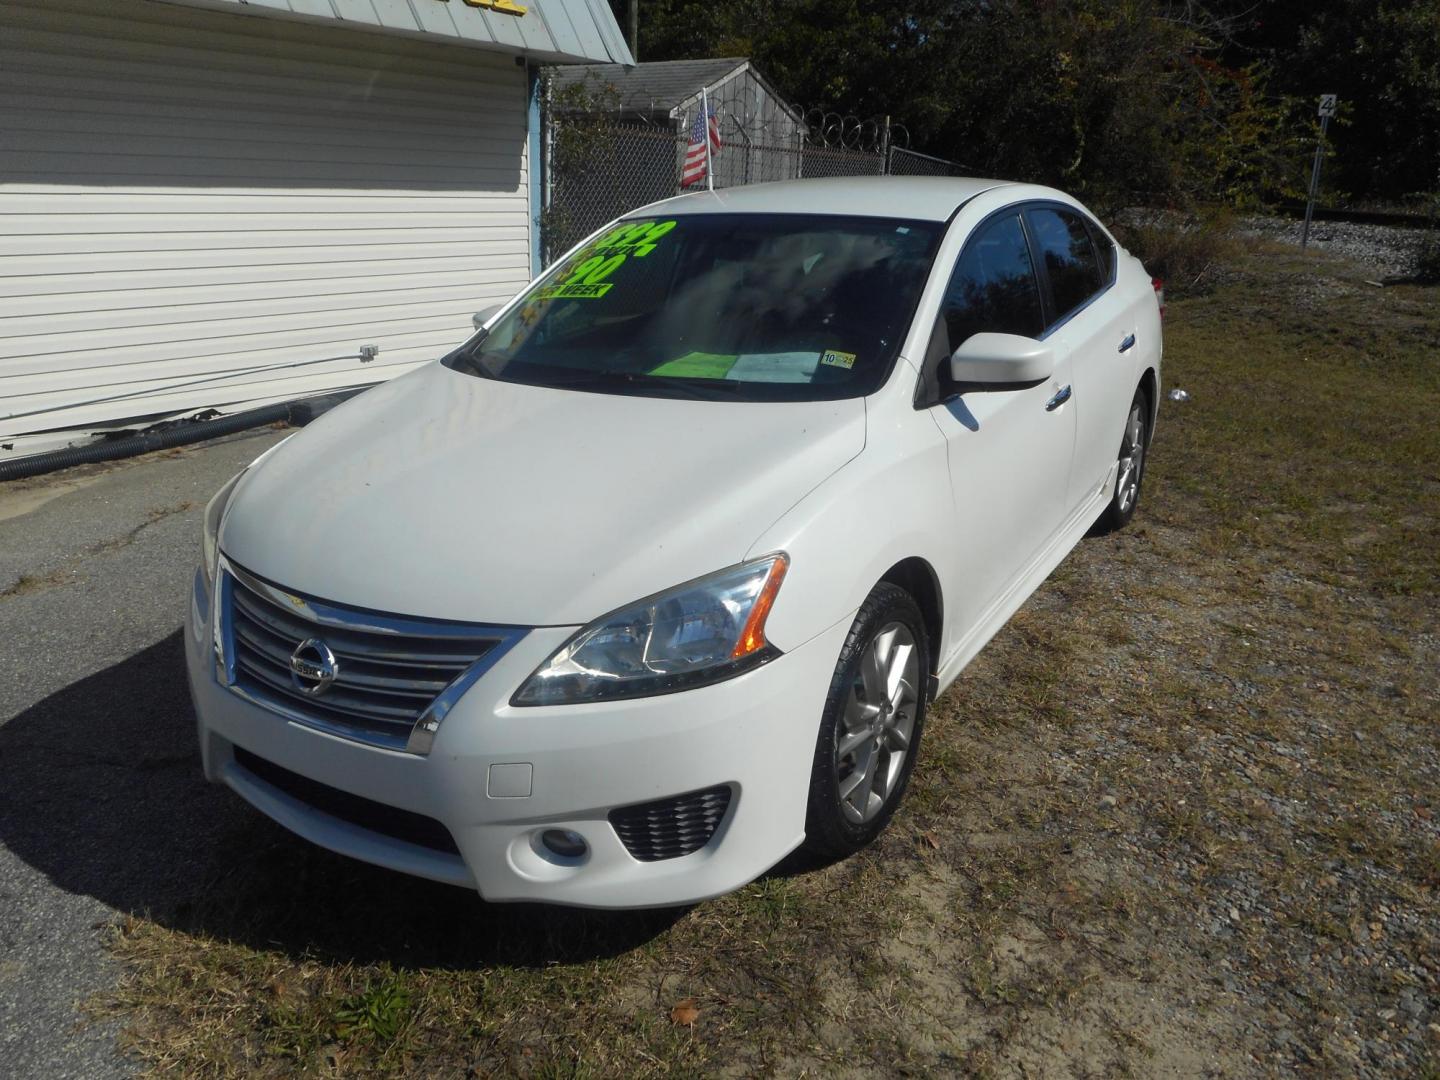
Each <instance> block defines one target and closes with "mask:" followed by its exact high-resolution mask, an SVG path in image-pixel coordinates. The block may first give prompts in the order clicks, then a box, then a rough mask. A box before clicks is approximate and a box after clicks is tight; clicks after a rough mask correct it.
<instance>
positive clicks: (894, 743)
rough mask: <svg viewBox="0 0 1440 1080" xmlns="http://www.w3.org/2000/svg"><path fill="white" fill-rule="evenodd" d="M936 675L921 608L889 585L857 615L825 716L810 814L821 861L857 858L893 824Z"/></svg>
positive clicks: (811, 845)
mask: <svg viewBox="0 0 1440 1080" xmlns="http://www.w3.org/2000/svg"><path fill="white" fill-rule="evenodd" d="M929 672H930V643H929V639H928V638H927V636H926V633H925V620H924V617H923V616H922V615H921V614H920V609H919V607H917V606H916V604H915V601H914V599H912V598H911V596H910V594H909V593H907V592H905V590H903V589H901V588H899V587H898V586H895V585H892V584H890V583H889V582H883V581H882V582H881V583H880V584H879V585H876V586H875V588H874V589H873V590H871V592H870V595H869V596H868V597H866V599H865V603H863V604H862V605H860V610H859V612H857V613H856V615H855V622H854V624H853V625H852V626H851V627H850V633H849V635H848V636H847V637H846V638H845V646H844V648H842V649H841V650H840V659H839V661H838V662H837V663H836V665H835V673H834V675H833V677H832V678H831V680H830V692H829V694H827V695H826V698H825V708H824V710H823V712H822V713H821V718H820V734H819V737H818V739H817V740H816V744H815V759H814V764H813V766H812V769H811V776H810V798H809V806H808V808H807V810H806V815H805V847H806V849H807V850H808V851H810V852H811V853H812V854H815V855H818V856H822V857H831V858H843V857H844V856H846V855H851V854H853V853H854V852H856V851H859V850H860V849H861V848H863V847H865V846H866V845H867V844H869V843H870V842H871V841H872V840H874V839H875V837H877V836H878V835H880V832H881V830H883V829H884V828H885V826H886V824H888V823H889V821H890V818H891V817H892V816H893V815H894V813H895V809H896V807H897V806H899V804H900V800H901V799H902V798H903V797H904V795H905V789H906V787H907V785H908V784H909V781H910V773H911V772H912V771H913V769H914V767H915V755H916V753H917V751H918V749H919V746H920V734H921V731H922V729H923V728H924V724H925V705H926V700H925V699H926V691H927V689H928V687H929Z"/></svg>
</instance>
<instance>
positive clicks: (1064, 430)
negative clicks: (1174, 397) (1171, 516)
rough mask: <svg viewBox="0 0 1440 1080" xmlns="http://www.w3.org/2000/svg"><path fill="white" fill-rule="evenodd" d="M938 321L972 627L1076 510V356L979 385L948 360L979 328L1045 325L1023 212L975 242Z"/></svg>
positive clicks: (959, 556)
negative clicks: (1029, 380)
mask: <svg viewBox="0 0 1440 1080" xmlns="http://www.w3.org/2000/svg"><path fill="white" fill-rule="evenodd" d="M940 321H941V324H943V325H942V326H937V331H936V332H937V334H939V333H942V332H943V334H944V335H945V336H947V337H948V345H947V346H946V347H945V348H944V349H941V350H934V351H932V356H934V355H935V354H936V353H937V352H938V353H941V354H942V358H941V359H940V360H939V363H940V371H939V374H938V379H939V395H938V396H939V398H940V403H939V404H936V405H934V406H932V407H931V408H930V410H929V411H930V415H931V416H932V417H933V418H934V420H935V423H936V424H937V425H938V426H939V428H940V430H941V432H942V433H943V434H944V436H945V438H946V440H947V442H948V444H949V461H950V482H951V486H952V489H953V492H954V498H955V509H956V516H957V521H958V527H957V534H956V537H955V544H954V547H953V548H952V550H953V552H954V558H955V559H956V561H957V565H956V566H955V567H953V570H954V572H955V573H956V575H957V576H956V577H955V578H954V579H953V580H957V581H959V582H961V583H962V584H963V587H962V589H961V590H960V596H959V597H958V598H957V599H959V601H960V602H961V603H962V604H964V605H965V606H966V607H968V608H969V609H970V610H966V611H963V612H960V611H957V612H956V615H958V616H960V618H961V622H960V625H961V626H962V627H963V628H964V630H963V631H962V632H967V633H968V632H969V631H971V630H973V629H975V628H977V627H978V626H979V625H981V624H982V623H984V622H986V621H988V618H989V616H990V614H991V613H992V612H993V611H994V610H995V609H996V607H997V605H999V604H1001V603H1002V602H1003V601H1004V600H1005V599H1006V598H1008V597H1009V596H1010V595H1011V592H1012V590H1013V589H1014V588H1015V587H1016V586H1017V585H1018V583H1019V581H1020V579H1021V578H1022V576H1023V573H1024V571H1025V570H1026V568H1027V567H1029V566H1030V565H1031V564H1032V563H1033V561H1034V560H1035V558H1036V556H1037V555H1039V553H1040V552H1041V550H1042V549H1044V548H1045V547H1046V546H1047V545H1048V544H1049V542H1050V541H1051V539H1052V538H1053V537H1054V535H1055V534H1056V533H1057V532H1058V530H1059V529H1060V526H1061V524H1062V523H1063V522H1064V521H1065V519H1066V518H1067V517H1068V510H1069V508H1070V503H1069V498H1068V489H1069V483H1070V458H1071V454H1072V452H1073V449H1074V442H1075V410H1074V409H1073V408H1072V407H1071V405H1070V404H1069V402H1068V400H1067V397H1068V394H1069V392H1070V367H1071V359H1070V357H1069V356H1068V355H1067V354H1066V353H1065V352H1064V351H1063V350H1057V354H1056V366H1055V371H1054V374H1053V375H1052V376H1051V377H1050V378H1049V379H1046V380H1045V381H1044V382H1042V383H1039V384H1038V385H1035V386H1029V387H1017V388H1007V389H984V390H978V389H971V388H965V387H956V386H953V385H951V384H950V383H949V362H948V357H949V355H950V353H951V352H953V351H954V350H955V349H957V348H958V347H959V346H960V345H961V344H963V343H964V342H965V340H966V339H967V338H969V337H970V336H971V335H972V334H977V333H980V332H982V331H993V332H997V333H1004V334H1020V335H1022V336H1024V337H1035V338H1038V337H1040V335H1041V334H1042V333H1043V332H1044V328H1045V318H1044V314H1043V305H1042V304H1041V300H1040V288H1039V282H1038V279H1037V275H1036V273H1035V267H1034V265H1033V263H1032V262H1031V259H1030V251H1029V246H1028V244H1027V242H1026V236H1025V231H1024V226H1023V224H1022V222H1021V214H1020V211H1019V210H1018V209H1015V210H1006V211H1002V212H1000V213H999V214H997V215H995V216H992V217H990V218H988V219H987V220H986V221H985V222H983V223H982V224H981V225H980V227H979V228H978V229H977V230H976V231H975V233H974V234H973V235H972V236H971V237H970V239H969V240H968V241H967V242H966V244H965V247H964V249H963V250H962V251H961V253H960V257H959V259H958V260H956V263H955V269H954V271H953V272H952V274H951V277H950V283H949V286H948V287H947V289H946V291H945V297H944V300H943V302H942V308H941V314H940ZM947 602H948V598H947Z"/></svg>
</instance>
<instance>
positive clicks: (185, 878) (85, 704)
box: [0, 630, 688, 968]
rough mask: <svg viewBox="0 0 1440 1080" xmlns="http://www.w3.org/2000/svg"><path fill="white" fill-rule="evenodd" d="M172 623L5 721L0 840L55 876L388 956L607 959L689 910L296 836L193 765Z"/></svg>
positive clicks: (246, 936)
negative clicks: (567, 895) (406, 868)
mask: <svg viewBox="0 0 1440 1080" xmlns="http://www.w3.org/2000/svg"><path fill="white" fill-rule="evenodd" d="M181 634H182V631H178V630H177V631H176V632H175V633H173V634H171V635H170V636H169V637H167V638H165V639H164V640H163V641H161V642H159V643H158V644H155V645H152V646H151V647H149V648H148V649H145V650H144V651H142V652H139V653H136V654H135V655H133V656H131V657H129V658H128V659H126V660H124V661H122V662H120V663H118V664H116V665H114V666H113V667H110V668H107V669H106V670H104V671H101V672H98V673H97V674H94V675H91V676H88V677H86V678H84V679H81V680H79V681H78V682H75V683H73V684H72V685H70V686H68V687H66V688H65V689H63V690H60V691H58V692H56V693H54V694H52V695H50V696H49V697H47V698H45V699H44V700H43V701H40V702H39V703H37V704H35V705H34V706H32V707H31V708H29V709H26V710H25V711H24V712H22V713H20V714H19V715H17V716H15V717H14V718H13V719H11V720H10V721H9V722H8V723H6V724H4V725H3V726H0V842H3V843H4V844H5V846H6V847H8V848H9V849H10V851H12V852H13V853H14V854H15V855H16V856H17V857H19V858H20V859H23V860H24V861H25V862H26V863H28V864H29V865H30V866H32V867H34V868H35V869H37V870H39V871H40V872H42V873H44V874H45V875H46V877H48V878H49V879H50V881H52V882H53V883H54V884H55V885H56V886H58V887H59V888H61V889H64V890H66V891H68V892H71V893H75V894H80V895H88V896H92V897H95V898H96V899H98V900H100V901H102V902H103V903H105V904H107V905H109V906H110V907H112V908H114V909H115V910H117V911H120V912H124V913H129V914H133V915H137V916H143V917H146V918H149V919H152V920H154V921H156V922H159V923H161V924H162V925H165V926H168V927H171V928H174V929H177V930H182V931H185V932H187V933H192V934H200V935H207V936H211V937H214V938H217V939H220V940H225V941H234V942H240V943H244V944H248V945H251V946H253V947H256V948H264V949H280V950H283V951H285V952H286V953H288V954H289V955H291V956H294V957H296V958H299V957H302V956H304V957H310V958H313V959H336V960H343V961H354V962H358V963H370V962H388V963H390V964H392V965H394V966H396V967H429V968H434V967H440V968H471V967H482V966H488V965H495V964H501V965H508V966H514V967H537V966H541V965H545V964H550V963H555V962H576V961H583V960H589V959H600V958H605V957H610V956H615V955H619V954H621V953H624V952H627V951H629V950H631V949H633V948H635V947H637V946H639V945H642V944H644V943H645V942H647V941H649V940H651V939H652V938H654V937H655V936H657V935H658V934H660V933H663V932H664V931H665V930H666V929H668V928H669V927H670V926H672V925H673V924H674V923H675V922H676V921H677V920H678V919H679V918H680V917H681V916H682V915H683V914H684V913H685V911H686V910H688V909H686V908H668V909H659V910H650V911H621V912H603V911H583V910H578V909H569V908H558V907H551V906H546V905H539V904H494V905H492V904H486V903H485V902H483V901H482V900H481V899H480V898H479V897H478V896H477V895H476V894H474V893H472V892H470V891H468V890H465V889H458V888H455V887H453V886H449V885H441V884H436V883H433V882H428V881H423V880H420V879H418V878H412V877H408V876H406V875H403V874H397V873H393V872H391V871H388V870H383V869H380V868H378V867H372V866H369V865H368V864H365V863H360V862H356V861H354V860H351V859H347V858H345V857H343V856H340V855H336V854H333V853H332V852H329V851H326V850H324V849H322V848H318V847H315V846H313V845H311V844H309V843H307V842H306V841H303V840H301V839H299V838H298V837H296V836H294V835H293V834H291V833H289V832H287V831H286V830H284V829H282V828H280V827H279V826H278V825H275V824H274V823H273V822H271V821H270V820H269V819H268V818H266V817H264V816H263V815H262V814H260V813H259V812H258V811H255V810H253V809H251V808H250V807H249V806H247V805H246V804H245V803H244V802H243V801H242V800H241V799H240V798H239V797H238V796H236V795H234V794H233V793H231V792H230V791H228V790H226V789H224V788H221V787H218V786H214V785H211V784H207V783H206V782H205V780H204V779H203V777H202V776H201V773H200V756H199V750H198V747H197V744H196V736H195V719H194V712H193V709H192V707H191V704H190V696H189V692H188V689H187V687H186V685H185V657H184V642H183V640H182V637H181Z"/></svg>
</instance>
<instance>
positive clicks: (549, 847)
mask: <svg viewBox="0 0 1440 1080" xmlns="http://www.w3.org/2000/svg"><path fill="white" fill-rule="evenodd" d="M540 843H541V844H543V845H544V846H545V850H546V851H548V852H550V854H551V855H555V856H558V857H559V858H562V859H583V858H584V857H585V853H586V852H587V851H589V850H590V845H589V844H587V843H585V838H584V837H583V836H581V835H580V834H579V833H577V832H573V831H572V830H570V829H546V830H545V831H544V832H543V833H541V834H540Z"/></svg>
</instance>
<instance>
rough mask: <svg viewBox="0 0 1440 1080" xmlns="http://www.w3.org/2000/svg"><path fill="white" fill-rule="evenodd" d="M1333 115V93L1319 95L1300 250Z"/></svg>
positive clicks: (1312, 210) (1312, 212) (1312, 209)
mask: <svg viewBox="0 0 1440 1080" xmlns="http://www.w3.org/2000/svg"><path fill="white" fill-rule="evenodd" d="M1334 115H1335V95H1334V94H1321V95H1320V141H1319V142H1317V143H1316V144H1315V164H1314V165H1313V166H1312V167H1311V169H1310V198H1309V199H1308V200H1306V202H1305V227H1304V228H1303V229H1302V230H1301V232H1300V250H1301V251H1304V250H1305V249H1306V248H1307V247H1308V246H1309V245H1310V219H1311V218H1312V217H1314V216H1315V192H1316V190H1318V189H1319V187H1320V163H1321V162H1322V161H1324V160H1325V134H1326V132H1328V131H1329V130H1330V118H1331V117H1332V116H1334Z"/></svg>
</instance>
